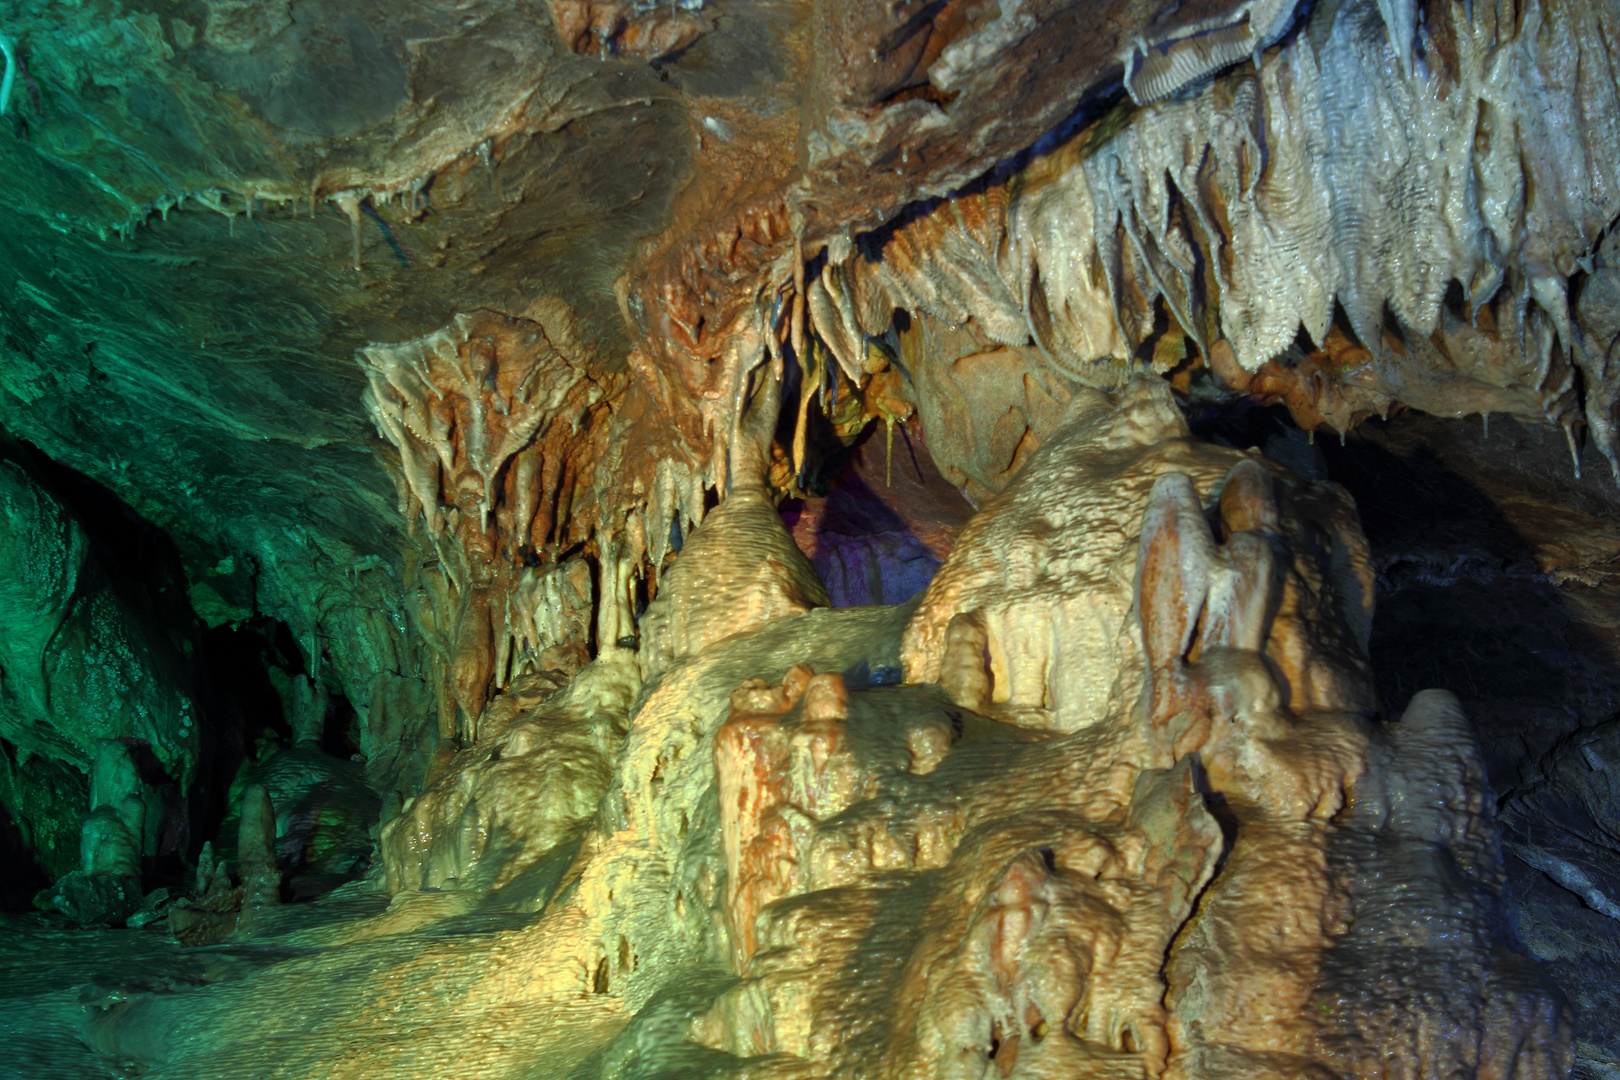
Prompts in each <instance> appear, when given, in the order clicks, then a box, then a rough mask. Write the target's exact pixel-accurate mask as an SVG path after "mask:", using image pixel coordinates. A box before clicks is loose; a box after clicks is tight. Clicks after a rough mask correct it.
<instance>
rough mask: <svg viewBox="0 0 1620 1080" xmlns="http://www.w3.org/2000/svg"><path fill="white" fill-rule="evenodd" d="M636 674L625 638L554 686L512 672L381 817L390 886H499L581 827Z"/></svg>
mask: <svg viewBox="0 0 1620 1080" xmlns="http://www.w3.org/2000/svg"><path fill="white" fill-rule="evenodd" d="M638 685H639V678H638V676H637V673H636V669H635V658H634V655H633V654H631V653H628V652H625V651H623V650H618V649H610V650H607V651H606V652H604V653H603V655H602V656H601V657H600V658H599V659H598V660H596V661H595V662H593V663H592V664H590V665H589V666H587V667H586V668H584V669H583V670H582V671H581V672H580V673H579V675H578V676H576V677H575V678H574V680H573V681H572V682H570V683H569V684H568V686H567V688H566V689H565V690H563V691H562V692H560V693H558V694H556V695H555V696H547V691H548V690H549V689H550V688H549V687H548V686H546V685H545V684H542V683H537V682H536V680H534V679H532V678H530V679H524V680H519V681H518V682H517V683H514V684H513V686H512V688H511V691H510V692H509V693H508V694H506V695H504V696H503V697H502V698H497V699H496V701H495V702H494V703H493V704H492V705H491V707H490V710H489V715H486V717H485V720H484V725H483V726H484V735H483V738H481V739H480V741H479V742H478V743H477V744H476V745H474V746H471V747H468V748H467V749H465V750H462V751H460V752H456V751H455V749H454V747H453V746H451V745H449V744H444V747H443V748H444V749H445V751H446V753H445V755H444V757H445V760H444V761H442V762H441V763H439V765H438V767H437V768H436V770H435V773H434V775H433V777H432V778H431V780H430V782H429V784H428V786H427V788H426V789H425V790H424V791H423V792H422V794H421V795H419V796H417V797H416V798H415V799H413V800H412V801H411V802H410V804H409V805H407V806H406V807H405V808H404V810H403V811H402V812H401V814H400V815H399V816H398V817H396V818H395V819H393V820H392V821H390V822H388V823H386V824H385V825H384V826H383V830H382V861H383V866H384V870H385V874H386V880H387V884H388V888H389V890H390V891H391V892H398V891H400V890H405V889H424V888H444V887H449V886H453V885H464V886H474V887H478V888H484V889H489V888H500V887H502V886H504V885H507V884H509V883H510V882H511V881H512V880H513V879H514V878H516V877H517V876H518V875H520V874H521V873H522V872H523V871H524V870H526V869H528V868H529V867H530V866H532V865H534V864H535V862H537V861H538V860H539V859H541V858H543V857H544V856H545V855H546V854H548V853H549V852H551V851H552V850H553V849H555V848H556V847H557V846H558V845H559V844H562V843H564V842H566V841H568V840H570V839H573V838H574V837H576V836H577V835H578V833H579V831H580V829H581V827H582V826H583V825H584V823H585V822H586V821H588V820H589V819H590V817H591V815H593V814H594V813H595V812H596V807H597V803H598V802H599V801H600V799H601V797H602V793H603V792H604V791H605V790H606V789H607V785H608V780H609V778H610V776H611V775H612V759H613V755H614V753H615V752H616V751H617V749H618V746H619V743H620V741H621V740H622V739H623V737H624V730H625V725H626V723H627V722H628V718H629V713H630V706H631V702H632V700H633V699H634V696H635V692H636V689H637V687H638Z"/></svg>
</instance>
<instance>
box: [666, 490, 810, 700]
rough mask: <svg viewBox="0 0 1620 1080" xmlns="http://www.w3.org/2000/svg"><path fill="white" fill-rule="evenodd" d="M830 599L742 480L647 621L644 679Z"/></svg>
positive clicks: (709, 520)
mask: <svg viewBox="0 0 1620 1080" xmlns="http://www.w3.org/2000/svg"><path fill="white" fill-rule="evenodd" d="M830 602H831V601H830V600H829V599H828V597H827V590H826V588H825V586H823V585H822V583H821V580H820V578H818V577H817V576H816V571H815V568H814V567H813V566H811V565H810V561H809V560H808V559H806V558H805V556H804V553H803V552H801V551H800V550H799V549H798V548H797V547H796V546H795V545H794V543H793V538H792V537H791V536H790V535H789V534H788V532H787V530H786V529H784V528H783V527H782V520H781V518H779V517H778V516H777V514H776V508H775V507H774V506H772V505H771V502H770V499H769V497H768V496H767V495H766V493H765V490H764V488H763V487H762V486H760V485H759V484H758V483H757V482H756V481H747V482H739V483H738V484H737V486H736V487H735V488H734V489H733V490H732V491H731V493H730V494H729V495H728V496H727V498H726V501H725V502H723V503H721V504H720V506H719V507H718V508H717V509H716V510H715V511H714V512H713V513H711V514H710V515H708V516H707V517H706V518H704V519H703V524H702V525H700V526H698V528H697V529H696V530H694V531H693V533H692V537H691V539H690V540H688V541H687V543H686V546H685V547H684V548H682V549H681V558H680V559H678V560H676V562H675V565H674V566H673V567H671V568H670V571H669V573H668V574H667V575H665V577H664V580H663V586H662V589H661V591H660V592H659V594H658V597H657V598H656V599H655V600H653V602H652V603H651V604H649V605H648V606H647V612H646V614H645V615H643V616H642V619H641V670H642V675H643V677H644V678H651V677H652V676H654V675H657V674H659V673H661V672H663V671H664V670H665V669H667V668H668V667H669V665H670V664H672V663H673V662H675V661H677V660H679V659H681V658H682V657H686V656H691V655H693V654H695V653H697V652H699V651H701V650H702V649H703V648H704V647H705V646H707V645H711V644H713V643H714V642H716V641H719V640H720V639H721V638H724V637H729V636H730V635H732V634H735V633H737V632H739V631H742V630H748V629H750V628H752V627H755V626H759V625H760V624H761V623H764V622H767V621H769V620H771V619H775V618H779V617H780V616H783V615H788V614H792V613H794V612H802V611H808V610H809V609H810V608H812V607H821V606H825V605H827V604H828V603H830Z"/></svg>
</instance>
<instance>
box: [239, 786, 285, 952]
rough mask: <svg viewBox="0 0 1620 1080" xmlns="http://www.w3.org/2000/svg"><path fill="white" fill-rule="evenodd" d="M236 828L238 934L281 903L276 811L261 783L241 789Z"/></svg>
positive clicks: (250, 930)
mask: <svg viewBox="0 0 1620 1080" xmlns="http://www.w3.org/2000/svg"><path fill="white" fill-rule="evenodd" d="M240 821H241V824H240V825H239V826H238V829H237V839H236V872H237V876H239V877H240V878H241V879H242V913H241V915H240V916H239V917H238V919H237V923H236V928H237V933H239V934H243V935H246V934H251V933H252V932H253V927H254V925H255V923H257V922H258V920H259V917H260V915H261V914H262V913H263V911H264V909H265V908H268V907H275V906H276V905H278V904H280V903H281V871H280V870H278V869H277V868H276V811H275V808H274V807H273V806H271V804H270V793H269V792H268V791H266V790H265V789H264V786H263V785H261V784H250V785H248V786H247V787H246V788H245V789H243V791H242V807H241V817H240Z"/></svg>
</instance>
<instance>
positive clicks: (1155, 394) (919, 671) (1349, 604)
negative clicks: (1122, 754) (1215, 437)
mask: <svg viewBox="0 0 1620 1080" xmlns="http://www.w3.org/2000/svg"><path fill="white" fill-rule="evenodd" d="M1244 460H1247V459H1246V457H1245V455H1243V454H1241V453H1239V452H1236V451H1232V450H1227V449H1224V448H1221V447H1217V446H1212V445H1210V444H1208V443H1201V442H1198V441H1196V440H1194V439H1193V438H1192V437H1191V436H1190V434H1189V433H1188V431H1187V427H1186V423H1185V421H1183V420H1182V418H1181V414H1180V413H1179V411H1178V410H1177V409H1176V407H1175V404H1174V402H1173V400H1172V398H1171V395H1170V391H1169V389H1168V387H1167V386H1166V385H1165V384H1164V383H1163V382H1162V381H1161V380H1158V379H1152V378H1140V379H1137V380H1136V381H1134V382H1132V383H1130V384H1129V385H1128V386H1126V387H1125V388H1124V389H1123V390H1121V391H1119V392H1118V394H1117V395H1111V394H1106V393H1103V392H1101V391H1095V390H1081V391H1079V392H1078V393H1077V394H1076V396H1075V398H1074V401H1073V403H1072V404H1071V405H1070V408H1069V412H1068V413H1067V415H1066V416H1065V418H1064V420H1063V421H1062V422H1061V423H1060V424H1059V426H1058V429H1057V430H1056V431H1054V432H1053V434H1052V435H1051V437H1050V438H1049V440H1048V442H1047V443H1046V445H1044V446H1043V447H1042V448H1041V450H1040V451H1038V452H1037V454H1036V455H1035V457H1034V458H1032V460H1031V464H1030V466H1029V468H1028V469H1027V470H1026V471H1025V473H1023V474H1022V475H1021V476H1020V478H1019V479H1018V480H1016V481H1015V482H1014V483H1013V484H1012V486H1010V487H1009V488H1008V489H1007V490H1006V491H1005V492H1003V493H1002V494H1001V495H1000V496H998V497H997V498H996V499H995V500H994V501H992V502H991V503H990V504H988V505H987V506H986V508H985V511H984V512H983V513H982V514H980V515H979V516H978V517H977V518H975V519H974V521H973V522H972V523H971V524H970V525H969V526H968V528H967V529H966V530H964V532H963V534H962V537H961V539H960V540H959V541H958V544H957V548H956V551H955V552H954V553H953V554H952V557H951V558H950V560H948V561H947V562H946V564H945V565H944V566H943V567H942V568H941V569H940V572H939V573H938V574H937V575H936V576H935V578H934V582H933V584H932V585H930V586H929V588H928V591H927V592H926V593H925V594H924V596H923V600H922V603H921V605H920V606H919V608H918V610H917V615H916V616H915V618H914V619H913V620H912V623H911V624H910V625H909V626H908V627H907V629H906V637H905V646H904V650H903V654H902V655H903V658H904V662H905V667H906V677H907V678H908V679H911V680H915V681H936V680H937V681H939V682H940V683H941V684H942V685H943V686H945V687H946V688H947V690H948V691H949V692H951V693H952V694H953V695H957V700H958V701H960V702H961V703H962V704H964V705H967V706H969V707H977V708H986V707H989V708H1000V709H1002V710H1004V711H1005V712H1006V713H1007V715H1008V716H1016V717H1017V718H1018V720H1017V722H1019V723H1021V724H1025V725H1028V726H1032V727H1039V728H1049V729H1054V730H1063V731H1072V730H1075V729H1077V728H1080V727H1084V726H1086V725H1089V724H1093V723H1097V722H1099V721H1101V720H1103V719H1104V718H1107V717H1109V716H1119V715H1126V714H1129V713H1130V712H1131V710H1132V709H1133V708H1134V707H1135V703H1136V698H1137V696H1138V694H1139V690H1140V687H1141V685H1142V682H1141V678H1142V673H1141V669H1140V667H1139V665H1140V663H1141V657H1142V645H1141V642H1140V637H1139V631H1138V629H1137V625H1136V621H1135V620H1134V619H1132V618H1131V610H1132V605H1133V603H1134V599H1133V583H1134V577H1135V574H1134V568H1135V563H1136V545H1135V537H1136V534H1137V532H1138V531H1139V529H1140V527H1141V521H1142V514H1143V511H1144V509H1145V507H1146V505H1147V497H1148V492H1149V490H1150V489H1151V488H1152V486H1153V484H1154V482H1155V481H1156V480H1157V478H1158V477H1160V476H1162V475H1164V474H1166V473H1178V474H1181V475H1185V476H1187V477H1189V478H1190V479H1191V482H1192V484H1193V487H1194V488H1195V489H1196V490H1197V491H1198V492H1200V493H1201V496H1202V497H1203V498H1205V499H1209V500H1213V499H1214V498H1215V497H1216V496H1217V495H1218V493H1219V491H1220V488H1221V483H1222V481H1223V479H1224V478H1225V476H1226V474H1227V473H1228V472H1229V471H1230V470H1231V469H1232V468H1233V467H1234V466H1235V465H1237V464H1238V463H1239V462H1242V461H1244ZM1255 467H1256V468H1260V466H1258V465H1257V466H1255ZM1261 471H1262V472H1263V471H1265V470H1264V469H1261ZM1285 483H1286V485H1287V487H1288V490H1289V491H1290V493H1291V496H1290V497H1291V498H1292V499H1293V501H1294V502H1295V503H1296V504H1297V506H1298V508H1299V511H1300V514H1301V516H1302V517H1303V520H1298V519H1295V518H1289V519H1287V520H1286V521H1285V523H1284V524H1283V525H1281V526H1279V528H1282V529H1283V530H1284V531H1286V532H1294V533H1299V532H1310V533H1312V534H1313V535H1316V536H1319V537H1320V538H1321V547H1322V549H1323V550H1324V551H1325V553H1326V558H1325V559H1322V560H1318V562H1317V563H1309V564H1308V563H1307V562H1300V563H1299V564H1298V565H1295V566H1294V567H1292V568H1291V570H1290V571H1289V574H1290V578H1289V580H1290V581H1291V582H1292V581H1295V580H1296V579H1297V580H1298V581H1299V582H1300V583H1301V584H1302V585H1303V586H1305V587H1309V588H1313V589H1315V595H1319V596H1321V597H1323V598H1324V600H1325V602H1326V604H1327V606H1325V607H1323V608H1321V609H1316V608H1313V607H1310V606H1309V605H1306V606H1305V607H1304V608H1303V609H1301V614H1300V615H1299V618H1298V619H1297V620H1293V621H1290V622H1289V626H1290V628H1292V626H1293V625H1294V622H1297V623H1298V624H1299V629H1298V632H1297V633H1294V632H1292V629H1291V636H1290V635H1283V634H1279V635H1278V640H1277V641H1276V643H1275V645H1274V646H1271V650H1272V651H1273V652H1274V653H1276V654H1277V655H1275V656H1274V657H1273V659H1274V660H1275V661H1276V662H1278V663H1280V664H1282V665H1283V666H1284V667H1285V668H1288V669H1290V671H1297V672H1298V673H1301V674H1303V673H1304V672H1303V669H1301V668H1300V665H1301V663H1302V662H1303V661H1302V658H1301V657H1298V656H1291V655H1289V654H1291V653H1295V652H1299V651H1300V650H1301V648H1302V645H1301V643H1299V642H1298V641H1297V640H1296V639H1297V638H1298V637H1299V635H1300V634H1310V635H1315V637H1316V638H1317V639H1318V640H1317V641H1316V642H1314V643H1313V644H1314V646H1315V649H1316V651H1315V652H1313V653H1310V655H1313V656H1317V655H1321V656H1323V657H1324V658H1325V659H1324V660H1323V663H1327V662H1328V659H1326V658H1337V659H1333V660H1332V662H1333V663H1335V664H1339V665H1341V666H1342V665H1348V666H1349V667H1351V668H1356V666H1357V665H1358V664H1360V665H1364V663H1365V660H1364V658H1363V653H1364V646H1365V635H1366V633H1367V628H1368V627H1369V625H1370V622H1371V617H1372V568H1371V565H1370V563H1369V561H1368V558H1367V552H1366V544H1365V542H1364V541H1363V540H1362V539H1361V535H1360V531H1359V530H1358V529H1357V528H1356V527H1355V523H1354V509H1353V507H1352V506H1351V505H1350V502H1349V499H1348V498H1347V497H1346V496H1345V495H1344V494H1343V492H1342V491H1340V490H1338V489H1337V488H1335V487H1333V486H1332V485H1313V484H1307V483H1305V482H1303V481H1300V480H1298V479H1297V478H1295V479H1293V480H1288V481H1285ZM1295 546H1296V549H1297V550H1301V551H1305V550H1310V546H1309V545H1307V544H1303V543H1302V544H1297V545H1295ZM1324 581H1326V582H1329V583H1331V585H1332V588H1331V589H1329V590H1324V589H1323V588H1322V587H1321V586H1322V583H1323V582H1324ZM1296 595H1298V588H1297V587H1295V586H1293V585H1290V586H1289V589H1288V590H1285V599H1283V600H1282V601H1280V602H1282V603H1284V604H1287V603H1289V602H1290V600H1289V599H1288V598H1291V597H1294V596H1296ZM1194 617H1196V613H1195V616H1194ZM981 639H982V644H981ZM1322 677H1326V676H1325V675H1324V676H1322ZM1289 685H1290V694H1291V695H1292V696H1293V697H1296V698H1299V699H1300V700H1301V701H1303V700H1304V699H1306V698H1308V697H1309V695H1310V694H1311V693H1312V692H1313V691H1312V689H1311V687H1312V686H1313V685H1314V683H1313V682H1312V681H1311V680H1310V679H1308V678H1301V679H1295V680H1293V681H1292V682H1290V684H1289ZM1344 704H1346V705H1347V706H1350V707H1354V708H1366V707H1369V706H1370V702H1369V701H1366V700H1365V698H1364V696H1363V697H1362V698H1358V699H1357V700H1356V701H1354V702H1345V703H1344Z"/></svg>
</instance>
